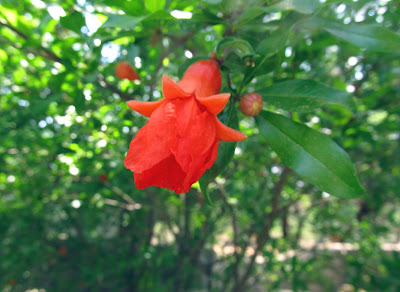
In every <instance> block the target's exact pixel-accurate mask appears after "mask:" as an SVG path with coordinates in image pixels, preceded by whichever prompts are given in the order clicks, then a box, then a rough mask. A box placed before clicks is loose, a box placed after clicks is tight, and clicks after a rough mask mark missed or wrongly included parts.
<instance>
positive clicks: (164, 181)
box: [134, 154, 191, 194]
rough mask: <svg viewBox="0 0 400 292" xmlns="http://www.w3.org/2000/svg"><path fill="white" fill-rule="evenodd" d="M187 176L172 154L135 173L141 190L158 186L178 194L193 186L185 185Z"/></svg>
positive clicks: (136, 181)
mask: <svg viewBox="0 0 400 292" xmlns="http://www.w3.org/2000/svg"><path fill="white" fill-rule="evenodd" d="M185 176H186V173H185V172H183V170H182V168H181V167H180V166H179V164H178V163H177V162H176V160H175V158H174V156H173V155H172V154H171V155H170V156H168V157H167V158H166V159H164V160H162V161H160V162H159V163H158V164H156V165H154V166H153V167H152V168H150V169H148V170H146V171H144V172H142V173H135V174H134V177H135V185H136V188H138V189H139V190H141V189H144V188H146V187H150V186H156V187H162V188H167V189H169V190H172V191H175V192H176V193H178V194H181V193H186V192H188V191H189V189H190V187H191V186H187V185H186V186H184V185H183V181H184V179H185Z"/></svg>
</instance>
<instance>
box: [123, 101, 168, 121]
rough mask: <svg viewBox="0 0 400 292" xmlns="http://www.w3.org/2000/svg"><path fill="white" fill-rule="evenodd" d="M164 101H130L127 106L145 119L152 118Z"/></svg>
mask: <svg viewBox="0 0 400 292" xmlns="http://www.w3.org/2000/svg"><path fill="white" fill-rule="evenodd" d="M164 101H165V99H160V100H157V101H139V100H130V101H128V102H127V103H126V104H127V105H128V106H129V107H130V108H131V109H133V110H134V111H137V112H138V113H139V114H141V115H143V116H145V117H150V116H151V114H152V113H153V112H154V111H155V109H156V108H157V107H159V106H160V105H161V104H162V103H163V102H164Z"/></svg>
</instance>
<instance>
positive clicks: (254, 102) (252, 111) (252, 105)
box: [239, 92, 263, 117]
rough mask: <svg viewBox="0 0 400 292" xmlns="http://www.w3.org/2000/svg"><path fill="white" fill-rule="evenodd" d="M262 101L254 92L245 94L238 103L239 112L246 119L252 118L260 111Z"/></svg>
mask: <svg viewBox="0 0 400 292" xmlns="http://www.w3.org/2000/svg"><path fill="white" fill-rule="evenodd" d="M262 104H263V100H262V97H261V95H259V94H258V93H256V92H252V93H246V94H245V95H243V96H242V98H241V99H240V102H239V109H240V111H241V112H242V113H243V114H244V115H245V116H248V117H254V116H256V115H258V114H259V113H260V111H261V110H262Z"/></svg>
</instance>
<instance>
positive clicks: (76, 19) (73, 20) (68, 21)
mask: <svg viewBox="0 0 400 292" xmlns="http://www.w3.org/2000/svg"><path fill="white" fill-rule="evenodd" d="M60 23H61V25H62V26H64V27H65V28H67V29H69V30H72V31H73V32H76V33H77V34H81V27H82V26H84V25H85V24H86V22H85V18H84V17H83V15H82V13H80V12H78V11H74V12H72V13H71V14H68V15H67V16H65V17H61V18H60Z"/></svg>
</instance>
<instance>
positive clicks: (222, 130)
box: [215, 117, 247, 142]
mask: <svg viewBox="0 0 400 292" xmlns="http://www.w3.org/2000/svg"><path fill="white" fill-rule="evenodd" d="M215 126H216V130H217V138H218V139H219V140H221V141H227V142H233V141H242V140H244V139H246V138H247V136H246V135H245V134H243V133H241V132H239V131H236V130H235V129H232V128H229V127H227V126H225V125H224V124H223V123H221V121H220V120H219V119H218V118H217V117H215Z"/></svg>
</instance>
